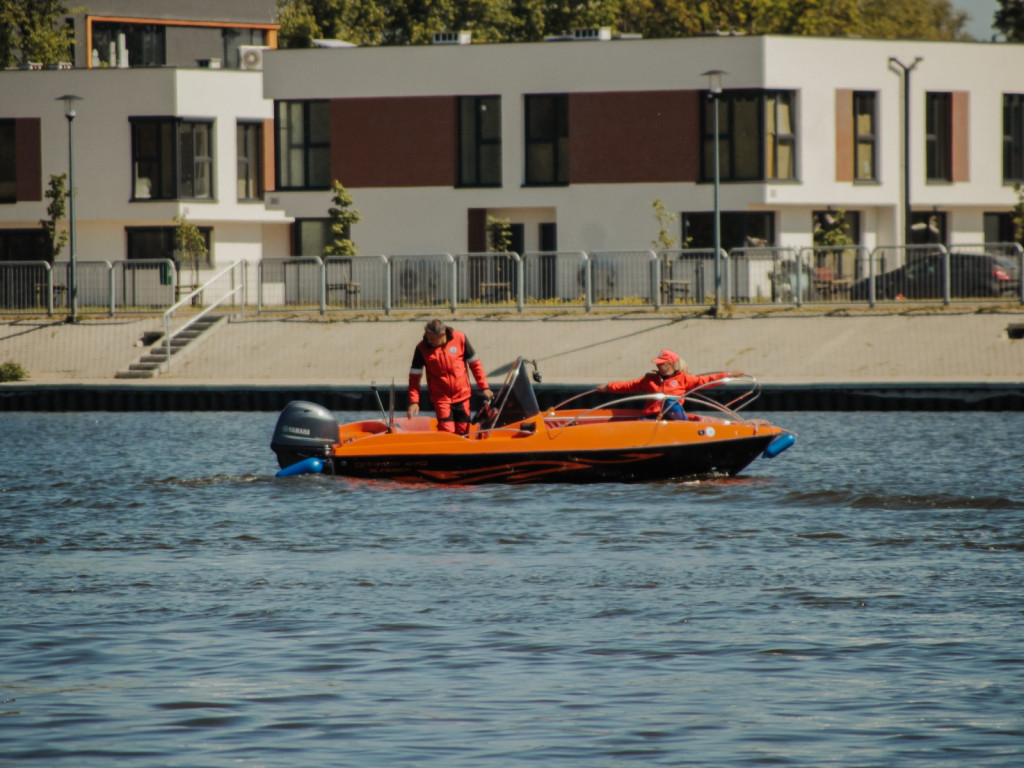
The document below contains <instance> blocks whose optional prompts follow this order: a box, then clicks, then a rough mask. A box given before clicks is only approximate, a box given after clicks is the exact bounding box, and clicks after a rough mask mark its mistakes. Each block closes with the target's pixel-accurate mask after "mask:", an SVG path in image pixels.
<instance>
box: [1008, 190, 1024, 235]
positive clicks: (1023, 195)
mask: <svg viewBox="0 0 1024 768" xmlns="http://www.w3.org/2000/svg"><path fill="white" fill-rule="evenodd" d="M1013 193H1014V194H1015V195H1016V196H1017V203H1016V204H1015V205H1014V206H1013V208H1012V209H1011V211H1010V213H1011V221H1013V240H1014V242H1017V243H1020V244H1021V245H1024V186H1022V185H1021V184H1020V183H1017V184H1014V185H1013Z"/></svg>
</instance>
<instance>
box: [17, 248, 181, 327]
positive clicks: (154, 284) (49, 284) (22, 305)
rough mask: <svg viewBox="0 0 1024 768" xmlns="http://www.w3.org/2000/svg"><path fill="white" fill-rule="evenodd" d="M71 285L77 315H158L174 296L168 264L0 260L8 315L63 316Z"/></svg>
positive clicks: (160, 261)
mask: <svg viewBox="0 0 1024 768" xmlns="http://www.w3.org/2000/svg"><path fill="white" fill-rule="evenodd" d="M72 286H73V289H74V291H75V294H76V297H75V298H77V310H78V312H79V313H81V314H105V315H109V316H111V317H113V316H114V315H115V314H117V313H119V312H121V313H124V312H151V311H153V310H163V309H164V308H166V307H168V306H170V305H171V304H173V303H174V301H175V299H176V297H177V295H178V271H177V269H176V267H175V264H174V262H173V261H172V260H171V259H128V260H123V261H113V262H111V261H102V260H100V261H78V262H76V264H75V266H74V275H72V265H71V263H70V262H67V261H62V262H57V263H56V264H50V263H49V262H47V261H0V310H2V311H4V312H6V313H10V314H33V315H35V314H45V315H48V316H52V315H54V314H57V313H59V312H68V311H69V310H70V309H71V305H72V296H71V291H72Z"/></svg>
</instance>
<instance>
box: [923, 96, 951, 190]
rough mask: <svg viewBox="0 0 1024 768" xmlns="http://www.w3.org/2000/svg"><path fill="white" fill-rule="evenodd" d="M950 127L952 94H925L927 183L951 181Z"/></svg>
mask: <svg viewBox="0 0 1024 768" xmlns="http://www.w3.org/2000/svg"><path fill="white" fill-rule="evenodd" d="M952 126H953V98H952V94H950V93H927V94H925V176H926V178H927V180H928V181H952V180H953V141H952V139H953V132H952Z"/></svg>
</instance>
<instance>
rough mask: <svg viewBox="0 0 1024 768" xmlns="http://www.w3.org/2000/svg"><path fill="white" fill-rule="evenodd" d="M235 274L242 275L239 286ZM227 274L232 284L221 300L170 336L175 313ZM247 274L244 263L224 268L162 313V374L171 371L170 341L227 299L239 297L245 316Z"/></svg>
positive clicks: (242, 312) (240, 262)
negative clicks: (229, 275)
mask: <svg viewBox="0 0 1024 768" xmlns="http://www.w3.org/2000/svg"><path fill="white" fill-rule="evenodd" d="M236 272H240V273H241V275H242V279H241V280H240V281H239V284H237V285H236V284H235V274H236ZM228 273H230V274H231V284H232V287H231V289H230V290H229V291H227V292H226V293H225V294H224V295H223V296H222V297H221V298H219V299H218V300H217V301H215V302H214V303H213V304H211V305H210V306H208V307H207V308H206V309H204V310H203V311H202V312H200V313H199V314H197V315H196V316H195V317H193V318H192V319H190V320H188V321H187V322H186V323H184V324H183V325H182V326H181V327H180V328H178V329H177V330H175V331H174V334H173V335H172V334H171V318H172V317H174V315H175V313H176V312H177V311H178V310H179V309H180V308H181V307H183V306H185V304H191V303H192V299H193V298H195V297H196V296H198V295H200V294H201V293H203V291H206V290H209V288H210V286H211V285H213V283H214V282H216V281H217V280H219V279H220V278H222V277H223V276H224V275H226V274H228ZM247 274H248V272H247V270H246V262H244V261H236V262H235V263H234V264H232V265H231V266H229V267H225V268H224V269H222V270H221V271H220V272H218V273H217V274H215V275H214V276H213V277H211V278H210V279H209V280H207V281H206V282H205V283H203V284H202V285H201V286H199V287H198V288H196V289H195V290H194V291H192V292H191V293H190V294H188V295H187V296H185V297H184V298H182V299H179V300H178V302H177V303H176V304H174V305H173V306H172V307H170V308H169V309H168V310H167V311H166V312H164V317H163V325H164V368H163V371H164V373H166V372H168V371H170V370H171V340H172V339H173V338H175V337H177V336H179V335H180V334H181V333H182V332H183V331H186V330H188V329H189V328H191V327H192V326H193V325H195V324H196V323H197V322H199V321H200V320H202V319H203V318H204V317H206V316H207V315H208V314H210V313H211V312H212V311H213V310H215V309H216V308H217V307H219V306H220V305H221V304H223V303H224V302H225V301H227V300H228V299H233V298H234V297H236V296H240V297H241V314H242V316H243V317H244V316H245V296H246V287H247V279H246V276H247Z"/></svg>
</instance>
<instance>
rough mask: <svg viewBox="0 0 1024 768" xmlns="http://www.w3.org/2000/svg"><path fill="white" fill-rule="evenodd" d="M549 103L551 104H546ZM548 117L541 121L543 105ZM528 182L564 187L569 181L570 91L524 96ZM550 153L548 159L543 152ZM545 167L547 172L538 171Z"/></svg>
mask: <svg viewBox="0 0 1024 768" xmlns="http://www.w3.org/2000/svg"><path fill="white" fill-rule="evenodd" d="M545 105H549V106H545ZM542 106H544V107H545V111H547V112H548V113H549V115H548V117H549V119H548V120H544V121H543V122H539V121H538V119H537V117H538V115H541V114H542V111H541V108H542ZM524 107H525V109H524V112H525V121H526V123H525V126H524V131H523V134H524V140H525V143H526V146H525V153H526V157H525V163H524V182H523V186H527V187H564V186H567V185H568V184H569V95H568V94H566V93H539V94H526V95H525V96H524ZM542 153H545V154H547V156H548V157H547V159H545V158H544V157H543V156H542ZM541 168H543V169H544V171H545V173H543V174H540V173H539V172H538V171H539V170H540V169H541Z"/></svg>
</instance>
